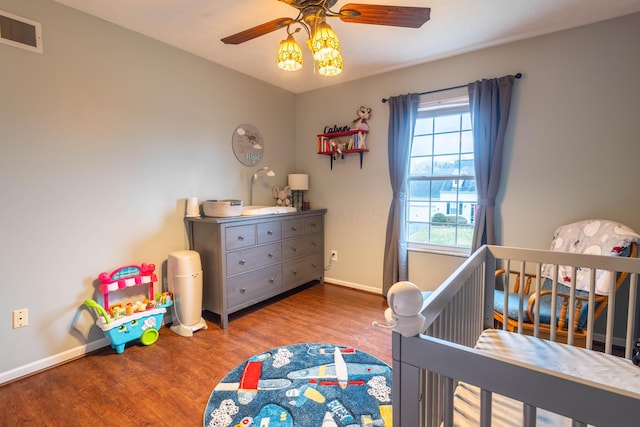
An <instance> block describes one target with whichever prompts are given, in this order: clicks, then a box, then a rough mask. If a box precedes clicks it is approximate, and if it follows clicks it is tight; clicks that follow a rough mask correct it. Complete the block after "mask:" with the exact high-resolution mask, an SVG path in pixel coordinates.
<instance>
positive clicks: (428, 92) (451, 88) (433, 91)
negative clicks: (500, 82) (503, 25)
mask: <svg viewBox="0 0 640 427" xmlns="http://www.w3.org/2000/svg"><path fill="white" fill-rule="evenodd" d="M514 77H515V78H516V79H519V78H520V77H522V73H516V75H515V76H514ZM463 87H467V85H460V86H453V87H447V88H444V89H436V90H430V91H427V92H420V93H418V95H428V94H430V93H438V92H444V91H445V90H453V89H460V88H463ZM388 100H389V99H388V98H382V102H383V103H384V102H387V101H388Z"/></svg>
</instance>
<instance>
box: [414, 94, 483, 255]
mask: <svg viewBox="0 0 640 427" xmlns="http://www.w3.org/2000/svg"><path fill="white" fill-rule="evenodd" d="M407 185H408V187H407V188H408V195H409V197H408V200H407V204H408V206H407V241H408V242H409V244H410V246H411V247H412V248H425V249H436V250H446V251H452V250H453V251H459V252H464V251H466V250H467V249H469V248H471V242H472V239H473V227H474V220H475V211H476V205H477V200H478V196H477V193H476V180H475V167H474V162H473V135H472V132H471V115H470V113H469V98H468V95H467V89H466V87H465V88H461V89H458V90H455V91H446V92H440V93H435V94H429V95H423V99H421V103H420V107H419V109H418V118H417V120H416V125H415V129H414V136H413V142H412V145H411V158H410V161H409V177H408V183H407Z"/></svg>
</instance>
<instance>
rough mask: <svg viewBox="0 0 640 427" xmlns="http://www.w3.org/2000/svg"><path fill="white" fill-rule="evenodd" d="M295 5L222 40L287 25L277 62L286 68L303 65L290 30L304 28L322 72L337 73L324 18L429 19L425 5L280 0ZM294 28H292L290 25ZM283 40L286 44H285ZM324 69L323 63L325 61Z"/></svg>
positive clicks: (411, 23)
mask: <svg viewBox="0 0 640 427" xmlns="http://www.w3.org/2000/svg"><path fill="white" fill-rule="evenodd" d="M279 1H281V2H284V3H287V4H288V5H289V6H292V7H294V8H296V9H298V16H297V17H296V18H277V19H273V20H271V21H269V22H265V23H264V24H260V25H257V26H255V27H252V28H249V29H247V30H244V31H240V32H239V33H236V34H232V35H230V36H227V37H224V38H223V39H221V41H222V42H223V43H225V44H240V43H244V42H246V41H249V40H252V39H254V38H256V37H260V36H263V35H265V34H269V33H271V32H272V31H275V30H278V29H280V28H285V27H286V28H287V34H288V38H287V39H286V40H283V41H282V42H281V44H280V50H279V53H278V66H279V67H280V68H282V69H285V70H288V71H295V70H298V69H300V68H302V51H301V49H300V47H299V46H298V45H297V43H296V42H295V40H294V39H293V34H294V33H296V32H298V31H300V28H303V29H304V30H305V31H306V32H307V35H308V40H307V45H308V46H309V48H310V49H311V51H312V52H313V56H314V59H315V60H316V61H319V65H318V67H319V68H318V69H319V71H320V73H321V74H325V75H336V74H339V73H340V72H341V71H342V58H341V56H340V48H339V42H338V38H337V36H336V34H335V33H334V32H333V30H332V29H331V27H330V26H329V25H328V24H327V23H326V18H327V17H329V18H334V17H337V18H340V19H341V20H342V21H344V22H354V23H360V24H374V25H388V26H393V27H408V28H420V27H421V26H422V25H423V24H424V23H425V22H427V21H428V20H429V16H430V13H431V9H430V8H428V7H411V6H389V5H373V4H361V3H348V4H346V5H344V6H343V7H342V8H341V9H340V11H338V12H334V11H332V10H331V8H332V7H333V6H334V5H335V4H336V3H337V1H338V0H279ZM296 26H297V27H298V28H295V29H294V30H293V31H292V30H291V28H292V27H296ZM285 44H286V46H285ZM327 63H328V69H325V70H324V71H327V70H328V71H327V73H325V72H323V68H322V66H323V64H324V65H327Z"/></svg>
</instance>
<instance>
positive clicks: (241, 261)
mask: <svg viewBox="0 0 640 427" xmlns="http://www.w3.org/2000/svg"><path fill="white" fill-rule="evenodd" d="M245 262H246V261H245V260H243V259H241V260H240V261H238V264H240V265H244V263H245Z"/></svg>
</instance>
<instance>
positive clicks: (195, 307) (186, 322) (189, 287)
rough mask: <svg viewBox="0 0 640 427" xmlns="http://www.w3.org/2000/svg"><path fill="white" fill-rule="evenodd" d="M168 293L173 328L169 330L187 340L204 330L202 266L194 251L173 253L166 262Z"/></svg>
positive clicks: (198, 255)
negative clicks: (171, 307)
mask: <svg viewBox="0 0 640 427" xmlns="http://www.w3.org/2000/svg"><path fill="white" fill-rule="evenodd" d="M167 278H168V287H169V292H171V293H172V294H173V310H172V313H171V314H172V317H173V324H172V325H171V330H172V331H173V332H175V333H176V334H178V335H181V336H183V337H190V336H192V335H193V333H194V332H195V331H197V330H199V329H206V328H207V324H206V323H205V321H204V319H203V318H202V264H201V263H200V254H198V252H195V251H176V252H172V253H170V254H169V259H168V261H167Z"/></svg>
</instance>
